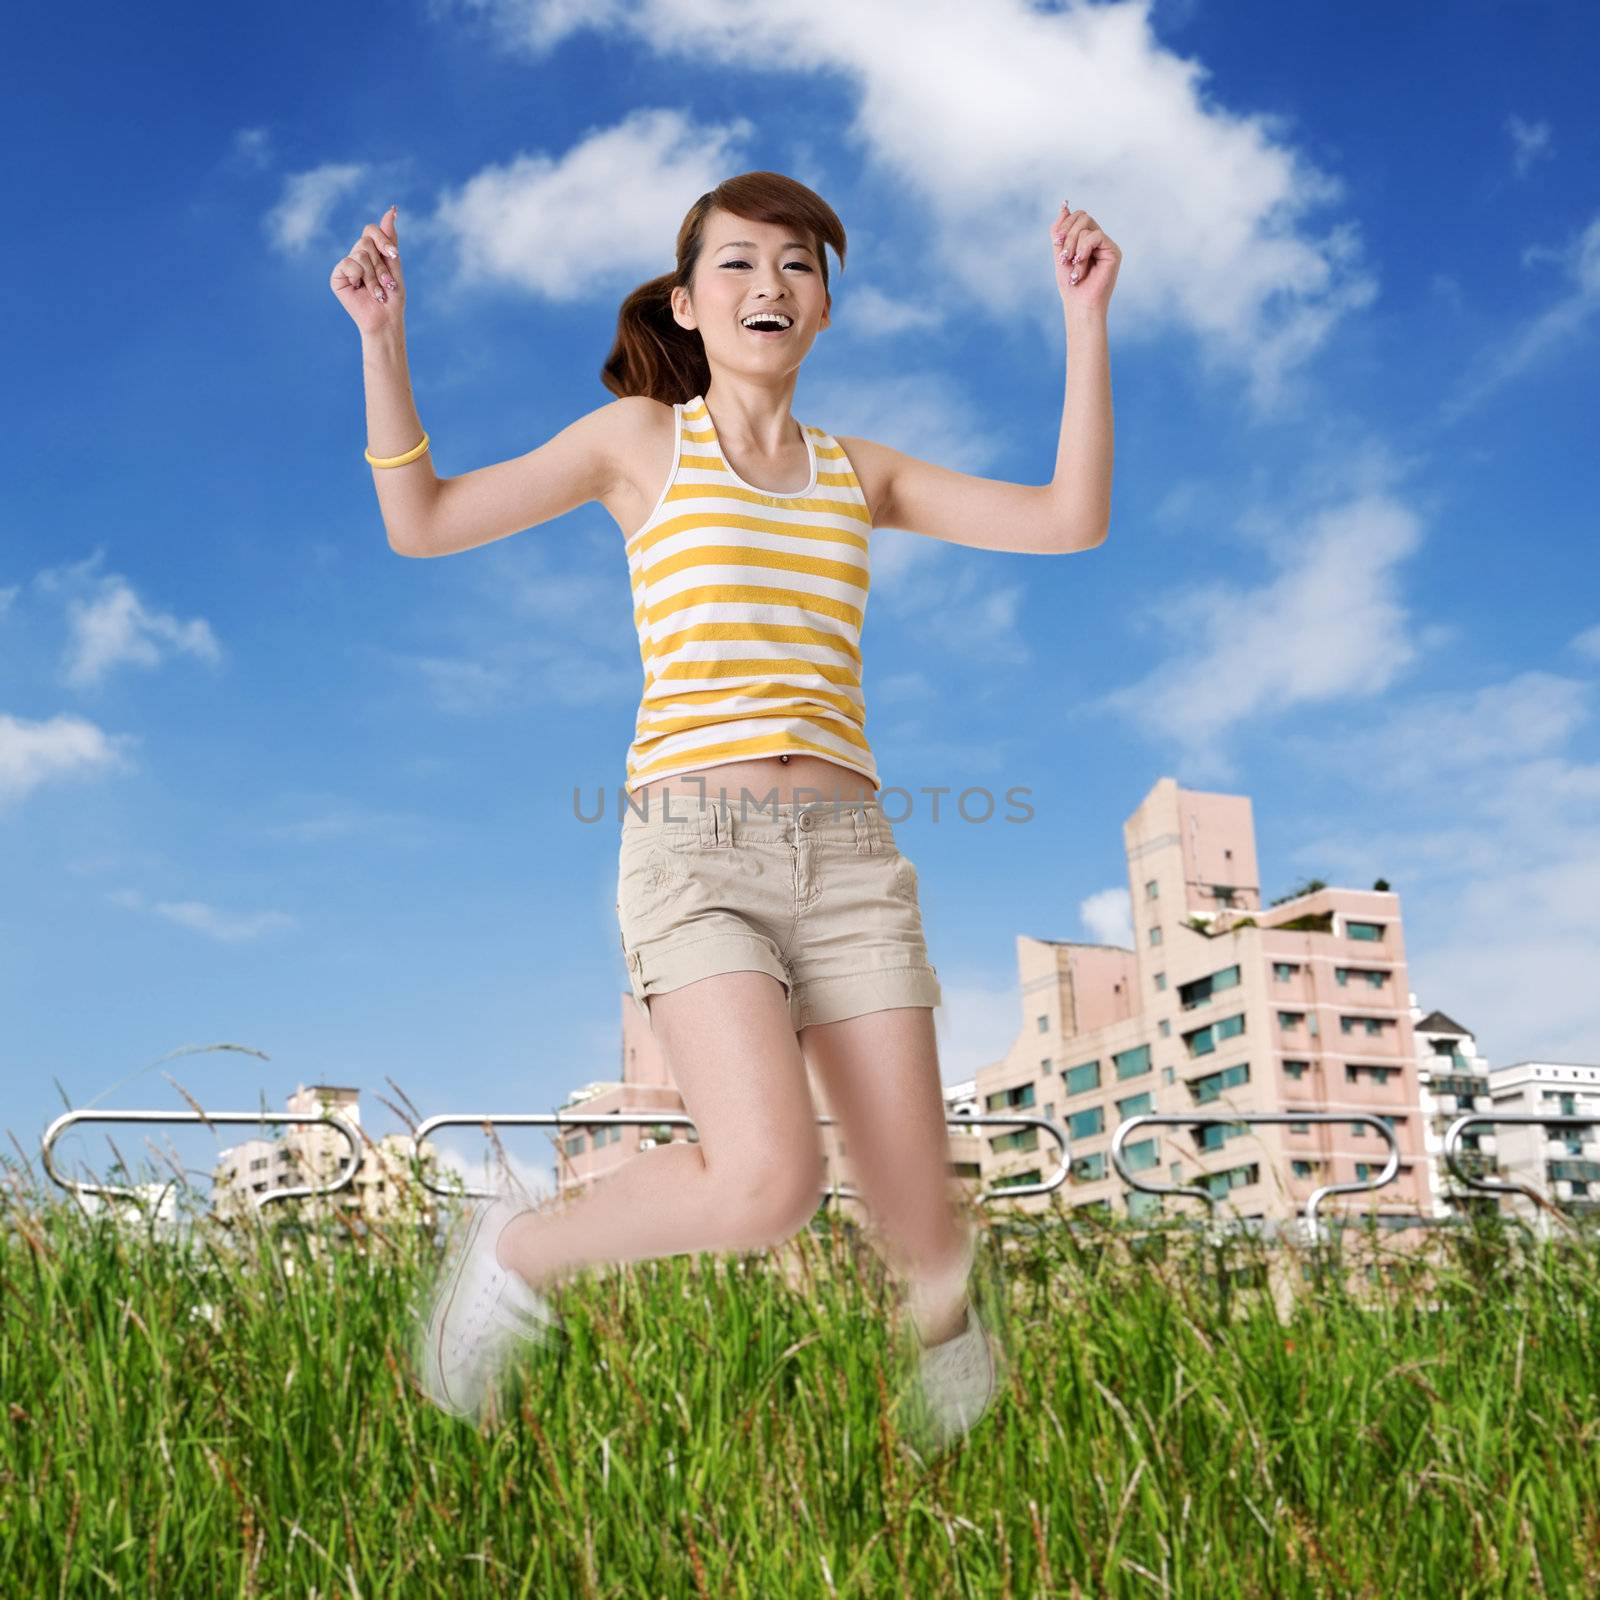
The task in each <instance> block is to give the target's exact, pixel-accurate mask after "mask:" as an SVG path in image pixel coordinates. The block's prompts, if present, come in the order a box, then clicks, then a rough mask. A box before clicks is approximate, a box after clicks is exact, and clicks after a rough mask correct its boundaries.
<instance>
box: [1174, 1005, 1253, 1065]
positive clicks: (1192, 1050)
mask: <svg viewBox="0 0 1600 1600" xmlns="http://www.w3.org/2000/svg"><path fill="white" fill-rule="evenodd" d="M1243 1032H1244V1013H1243V1012H1242V1011H1241V1012H1239V1013H1238V1014H1237V1015H1235V1016H1231V1017H1219V1018H1218V1019H1217V1020H1216V1021H1215V1022H1209V1023H1207V1024H1206V1026H1205V1027H1203V1028H1196V1029H1195V1030H1194V1031H1193V1032H1192V1033H1186V1034H1184V1035H1183V1042H1184V1044H1185V1045H1187V1046H1188V1050H1189V1054H1190V1056H1191V1057H1193V1056H1208V1055H1210V1054H1211V1052H1212V1051H1213V1050H1215V1049H1216V1048H1217V1045H1218V1043H1219V1042H1220V1041H1221V1040H1223V1039H1231V1038H1232V1037H1233V1036H1234V1035H1235V1034H1240V1033H1243Z"/></svg>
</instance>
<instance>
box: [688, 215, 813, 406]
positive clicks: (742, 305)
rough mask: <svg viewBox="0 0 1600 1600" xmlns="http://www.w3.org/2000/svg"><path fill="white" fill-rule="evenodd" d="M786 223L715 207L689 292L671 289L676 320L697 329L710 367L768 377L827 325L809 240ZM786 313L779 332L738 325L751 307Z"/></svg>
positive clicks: (785, 367)
mask: <svg viewBox="0 0 1600 1600" xmlns="http://www.w3.org/2000/svg"><path fill="white" fill-rule="evenodd" d="M804 233H805V230H804V229H797V228H795V227H793V226H791V225H790V224H787V223H777V222H752V221H751V220H750V219H749V218H748V217H737V216H734V215H733V213H732V212H729V211H722V210H719V209H716V208H713V209H712V210H711V211H710V212H709V213H708V214H707V216H706V222H705V236H704V241H705V242H704V245H703V247H702V249H701V251H700V259H699V260H698V261H697V262H696V263H695V269H694V280H693V283H692V286H691V287H692V290H693V293H692V295H691V294H690V292H689V291H687V290H685V289H682V288H677V289H674V290H673V291H672V310H673V314H674V316H675V317H676V318H677V321H678V325H679V326H680V327H683V328H698V329H699V330H700V336H701V338H702V339H704V340H705V347H706V360H707V361H708V362H709V363H710V365H711V367H712V369H713V370H715V369H716V368H717V367H718V366H726V367H733V368H735V369H737V370H739V371H742V372H749V373H751V374H756V373H762V374H767V375H771V374H772V373H774V372H789V371H793V369H794V368H796V367H798V366H799V365H800V363H801V361H803V360H804V359H805V356H806V352H807V351H808V350H810V348H811V343H812V341H813V340H814V339H815V338H816V336H817V333H818V331H819V330H820V329H822V328H826V327H827V326H828V323H829V317H828V311H827V299H828V296H827V291H826V289H824V287H823V284H822V263H821V261H820V260H819V259H818V257H817V253H816V245H815V241H814V240H811V239H805V240H804V242H801V240H802V236H803V234H804ZM761 311H771V312H776V313H780V314H781V315H783V316H787V317H788V318H789V327H788V329H787V330H786V331H784V332H781V333H778V332H772V333H760V332H755V331H752V330H751V329H749V328H746V327H744V326H743V321H744V319H745V318H748V317H750V316H751V315H753V314H754V313H756V312H761Z"/></svg>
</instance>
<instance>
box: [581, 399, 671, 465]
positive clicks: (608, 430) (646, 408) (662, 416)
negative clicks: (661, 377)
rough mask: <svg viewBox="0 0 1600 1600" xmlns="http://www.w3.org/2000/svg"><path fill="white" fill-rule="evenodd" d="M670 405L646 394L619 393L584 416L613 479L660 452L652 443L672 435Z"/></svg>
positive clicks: (668, 438) (657, 442) (667, 439)
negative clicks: (619, 394) (616, 396)
mask: <svg viewBox="0 0 1600 1600" xmlns="http://www.w3.org/2000/svg"><path fill="white" fill-rule="evenodd" d="M672 421H673V418H672V407H671V406H669V405H666V404H664V403H663V402H662V401H660V400H656V399H653V398H652V397H651V396H650V395H647V394H628V395H622V396H619V397H618V398H617V399H615V400H612V401H611V402H609V404H607V405H603V406H599V407H597V408H596V409H595V410H594V411H591V412H590V413H589V415H588V416H587V417H586V418H584V422H585V423H586V424H587V425H588V426H589V427H590V428H592V429H593V430H594V436H595V438H596V440H597V441H598V442H599V444H600V447H601V449H602V451H603V453H604V455H605V457H606V462H607V465H608V466H609V468H610V472H611V476H612V479H613V480H616V479H618V478H621V477H624V476H626V475H628V473H629V472H630V471H632V470H634V469H635V468H636V466H637V463H638V462H639V461H640V460H641V459H653V457H652V451H653V452H654V454H655V455H659V454H660V450H659V449H656V448H655V447H656V446H657V445H658V444H659V442H660V441H662V440H666V441H668V444H667V445H666V446H664V448H670V441H671V439H672V432H673V427H672Z"/></svg>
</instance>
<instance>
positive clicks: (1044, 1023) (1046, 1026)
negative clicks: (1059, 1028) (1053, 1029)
mask: <svg viewBox="0 0 1600 1600" xmlns="http://www.w3.org/2000/svg"><path fill="white" fill-rule="evenodd" d="M1049 1031H1050V1019H1049V1017H1040V1018H1039V1032H1040V1033H1048V1032H1049Z"/></svg>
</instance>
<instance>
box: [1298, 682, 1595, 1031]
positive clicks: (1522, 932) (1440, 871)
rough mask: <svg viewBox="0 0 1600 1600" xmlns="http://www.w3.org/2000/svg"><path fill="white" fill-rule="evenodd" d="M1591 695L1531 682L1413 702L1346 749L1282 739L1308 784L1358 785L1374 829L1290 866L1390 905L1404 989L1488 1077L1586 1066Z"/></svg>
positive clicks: (1343, 740)
mask: <svg viewBox="0 0 1600 1600" xmlns="http://www.w3.org/2000/svg"><path fill="white" fill-rule="evenodd" d="M1593 695H1594V689H1593V685H1591V684H1587V683H1579V682H1575V681H1573V680H1570V679H1563V678H1559V677H1556V676H1554V675H1552V674H1549V673H1544V672H1526V673H1522V674H1519V675H1518V676H1517V677H1515V678H1513V679H1511V680H1509V681H1508V682H1505V683H1496V684H1488V685H1485V686H1483V687H1480V688H1474V689H1466V690H1459V691H1449V692H1444V693H1438V694H1427V695H1417V696H1412V697H1409V698H1408V699H1406V700H1405V701H1404V702H1402V703H1399V704H1395V705H1392V706H1390V707H1387V708H1386V709H1385V710H1384V711H1383V712H1382V713H1381V714H1379V715H1378V716H1377V717H1376V718H1375V719H1374V720H1373V722H1372V724H1371V725H1370V726H1367V727H1364V728H1362V729H1360V730H1359V731H1357V732H1352V733H1350V734H1347V735H1343V736H1341V735H1338V734H1336V733H1334V732H1332V731H1329V730H1319V731H1318V733H1317V735H1316V737H1315V738H1311V737H1309V736H1304V735H1302V736H1298V737H1297V738H1296V739H1295V740H1294V741H1293V744H1292V746H1291V749H1292V753H1294V754H1295V755H1297V756H1298V758H1299V759H1300V761H1301V762H1302V763H1303V769H1304V771H1305V772H1306V773H1307V776H1308V779H1309V780H1310V781H1311V782H1313V783H1321V782H1332V781H1335V779H1336V778H1337V777H1340V776H1342V777H1344V778H1346V779H1349V778H1351V777H1354V778H1356V779H1357V780H1365V781H1366V782H1367V783H1368V784H1369V786H1370V793H1371V794H1372V795H1373V796H1374V797H1377V798H1381V801H1382V811H1381V812H1380V813H1379V815H1380V816H1381V817H1382V818H1383V819H1384V820H1382V821H1381V822H1377V823H1374V824H1369V825H1366V826H1363V827H1362V828H1361V829H1360V830H1359V831H1356V830H1352V829H1344V828H1337V827H1336V828H1334V829H1332V830H1330V831H1329V832H1327V833H1326V834H1324V835H1322V836H1320V837H1317V838H1313V839H1309V840H1307V841H1306V842H1305V843H1304V844H1303V845H1302V846H1301V847H1300V848H1299V849H1298V850H1297V851H1296V857H1297V859H1298V860H1299V861H1301V862H1302V863H1304V864H1305V865H1306V866H1307V867H1310V868H1314V869H1316V870H1318V871H1319V873H1320V874H1321V875H1322V876H1328V871H1329V870H1330V869H1337V868H1344V869H1345V870H1346V872H1347V876H1349V877H1351V878H1353V880H1354V881H1360V882H1364V883H1367V882H1371V880H1372V878H1373V877H1375V876H1377V875H1378V874H1380V873H1381V874H1382V875H1383V876H1384V877H1385V878H1387V879H1388V880H1389V881H1390V882H1391V884H1392V885H1393V887H1394V889H1395V891H1396V892H1397V893H1398V894H1400V895H1401V897H1402V899H1401V905H1402V911H1403V914H1404V917H1405V921H1406V941H1407V955H1408V964H1409V972H1410V979H1411V987H1412V989H1413V991H1415V993H1416V995H1417V999H1418V1002H1419V1003H1420V1004H1421V1005H1422V1006H1423V1008H1424V1009H1425V1010H1431V1009H1434V1008H1438V1009H1440V1010H1443V1011H1446V1012H1448V1013H1449V1014H1450V1015H1451V1016H1453V1017H1454V1018H1455V1019H1456V1020H1457V1021H1458V1022H1460V1023H1461V1025H1462V1026H1463V1027H1466V1028H1469V1029H1471V1030H1472V1031H1473V1032H1474V1033H1475V1034H1477V1036H1478V1040H1479V1046H1480V1048H1481V1049H1482V1050H1483V1051H1484V1053H1485V1054H1487V1055H1488V1056H1489V1057H1490V1059H1491V1060H1493V1061H1496V1062H1506V1061H1517V1060H1524V1059H1539V1058H1545V1059H1551V1060H1579V1061H1594V1060H1596V1059H1600V984H1596V982H1595V976H1594V975H1595V973H1596V972H1597V971H1600V928H1597V926H1596V924H1595V920H1594V906H1595V903H1596V897H1597V896H1600V823H1597V821H1596V819H1597V818H1600V764H1597V763H1593V762H1587V763H1586V762H1583V761H1580V760H1576V759H1574V758H1572V757H1571V756H1569V755H1568V754H1566V753H1565V751H1564V749H1563V748H1562V747H1564V746H1566V745H1569V744H1570V743H1572V742H1573V741H1574V740H1575V739H1576V738H1578V737H1579V736H1580V735H1581V734H1582V733H1584V732H1585V731H1587V726H1588V723H1589V715H1590V707H1591V704H1592V700H1593Z"/></svg>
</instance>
